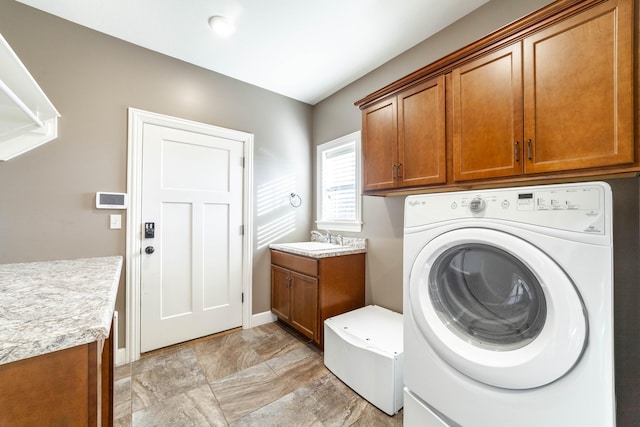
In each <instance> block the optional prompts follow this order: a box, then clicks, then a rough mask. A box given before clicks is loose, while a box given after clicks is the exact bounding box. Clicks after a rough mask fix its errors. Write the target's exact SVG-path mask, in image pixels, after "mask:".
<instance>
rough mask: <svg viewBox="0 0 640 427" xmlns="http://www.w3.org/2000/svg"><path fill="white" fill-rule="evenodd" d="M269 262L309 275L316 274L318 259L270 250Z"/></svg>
mask: <svg viewBox="0 0 640 427" xmlns="http://www.w3.org/2000/svg"><path fill="white" fill-rule="evenodd" d="M271 263H272V264H275V265H279V266H280V267H284V268H288V269H289V270H294V271H297V272H299V273H302V274H307V275H309V276H317V275H318V260H317V259H313V258H307V257H304V256H300V255H294V254H290V253H286V252H280V251H277V250H273V249H272V250H271Z"/></svg>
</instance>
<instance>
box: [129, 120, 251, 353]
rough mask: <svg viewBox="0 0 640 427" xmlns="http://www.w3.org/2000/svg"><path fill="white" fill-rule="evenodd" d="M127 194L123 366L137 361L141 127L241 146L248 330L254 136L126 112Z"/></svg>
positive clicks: (247, 323) (248, 323) (244, 310)
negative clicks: (215, 138) (224, 139)
mask: <svg viewBox="0 0 640 427" xmlns="http://www.w3.org/2000/svg"><path fill="white" fill-rule="evenodd" d="M128 123H129V124H128V160H127V192H128V194H129V208H128V210H127V231H126V234H127V248H126V262H125V265H126V277H125V282H126V314H127V319H126V331H127V339H126V348H125V360H124V361H123V363H130V362H133V361H136V360H138V359H139V358H140V294H141V286H140V284H141V276H140V275H141V251H142V229H141V224H142V203H141V200H142V136H143V135H142V132H143V127H144V124H146V123H148V124H153V125H158V126H164V127H170V128H175V129H180V130H185V131H190V132H198V133H203V134H207V135H215V136H221V137H228V138H231V139H234V140H239V141H242V142H243V143H244V176H243V207H242V216H243V218H242V219H243V224H244V235H243V242H242V292H243V296H244V304H243V306H242V327H243V329H248V328H250V327H251V307H252V297H251V289H252V270H253V269H252V265H253V245H252V242H253V224H252V215H251V212H253V205H252V200H253V198H252V189H253V167H252V165H253V134H250V133H246V132H240V131H235V130H231V129H226V128H221V127H218V126H213V125H208V124H205V123H199V122H194V121H191V120H186V119H180V118H176V117H171V116H166V115H163V114H158V113H152V112H149V111H144V110H139V109H136V108H129V109H128Z"/></svg>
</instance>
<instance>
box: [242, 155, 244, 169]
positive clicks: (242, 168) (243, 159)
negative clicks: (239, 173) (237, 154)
mask: <svg viewBox="0 0 640 427" xmlns="http://www.w3.org/2000/svg"><path fill="white" fill-rule="evenodd" d="M244 159H245V158H244V157H243V158H242V169H244Z"/></svg>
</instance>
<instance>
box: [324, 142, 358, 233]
mask: <svg viewBox="0 0 640 427" xmlns="http://www.w3.org/2000/svg"><path fill="white" fill-rule="evenodd" d="M317 160H318V165H317V166H318V169H317V173H318V228H322V229H328V230H343V231H361V216H360V179H359V177H360V132H356V133H354V134H350V135H347V136H345V137H342V138H338V139H337V140H334V141H331V142H328V143H325V144H322V145H320V146H318V152H317Z"/></svg>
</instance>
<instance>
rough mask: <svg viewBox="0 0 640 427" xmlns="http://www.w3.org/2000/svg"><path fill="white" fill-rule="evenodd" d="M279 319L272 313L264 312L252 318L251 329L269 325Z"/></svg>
mask: <svg viewBox="0 0 640 427" xmlns="http://www.w3.org/2000/svg"><path fill="white" fill-rule="evenodd" d="M277 319H278V318H277V317H276V316H275V315H274V314H273V313H272V312H270V311H264V312H262V313H258V314H254V315H252V316H251V325H250V326H249V327H251V328H255V327H256V326H260V325H266V324H267V323H273V322H275V321H276V320H277Z"/></svg>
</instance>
